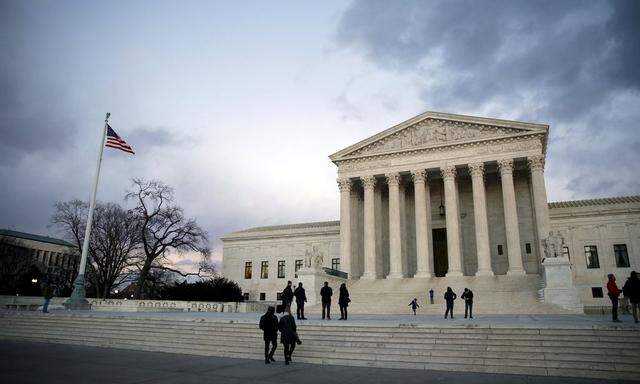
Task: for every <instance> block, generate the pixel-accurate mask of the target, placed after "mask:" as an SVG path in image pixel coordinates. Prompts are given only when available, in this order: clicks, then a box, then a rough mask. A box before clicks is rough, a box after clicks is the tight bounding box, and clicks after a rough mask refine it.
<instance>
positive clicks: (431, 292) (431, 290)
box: [429, 288, 433, 304]
mask: <svg viewBox="0 0 640 384" xmlns="http://www.w3.org/2000/svg"><path fill="white" fill-rule="evenodd" d="M429 302H430V303H431V304H433V288H431V289H430V290H429Z"/></svg>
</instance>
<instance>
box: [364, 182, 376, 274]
mask: <svg viewBox="0 0 640 384" xmlns="http://www.w3.org/2000/svg"><path fill="white" fill-rule="evenodd" d="M362 184H363V186H364V274H363V275H362V278H363V279H375V278H377V277H378V270H377V264H376V224H375V222H376V221H375V220H376V213H375V207H374V203H373V201H374V198H375V197H374V188H375V186H376V178H375V177H374V176H364V177H362Z"/></svg>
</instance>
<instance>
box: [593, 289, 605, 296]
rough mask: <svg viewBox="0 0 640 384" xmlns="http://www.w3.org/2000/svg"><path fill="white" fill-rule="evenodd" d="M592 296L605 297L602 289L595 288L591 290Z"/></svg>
mask: <svg viewBox="0 0 640 384" xmlns="http://www.w3.org/2000/svg"><path fill="white" fill-rule="evenodd" d="M591 296H593V297H603V295H602V287H593V288H591Z"/></svg>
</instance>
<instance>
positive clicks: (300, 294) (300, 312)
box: [293, 283, 307, 320]
mask: <svg viewBox="0 0 640 384" xmlns="http://www.w3.org/2000/svg"><path fill="white" fill-rule="evenodd" d="M293 295H294V296H295V297H296V317H297V318H298V320H307V318H306V317H304V303H305V302H306V301H307V294H306V293H305V291H304V288H302V283H298V288H296V290H295V291H293Z"/></svg>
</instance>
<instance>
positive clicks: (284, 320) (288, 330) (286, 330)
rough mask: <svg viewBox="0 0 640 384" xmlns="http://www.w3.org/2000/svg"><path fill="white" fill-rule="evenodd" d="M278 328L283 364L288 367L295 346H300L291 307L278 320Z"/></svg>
mask: <svg viewBox="0 0 640 384" xmlns="http://www.w3.org/2000/svg"><path fill="white" fill-rule="evenodd" d="M278 328H279V329H280V342H281V343H282V345H283V346H284V363H285V364H286V365H289V363H290V362H291V355H293V350H294V349H296V344H302V342H301V341H300V339H299V338H298V332H297V327H296V321H295V320H294V319H293V316H292V315H291V306H288V307H287V308H285V314H284V316H282V317H281V318H280V323H279V324H278Z"/></svg>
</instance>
